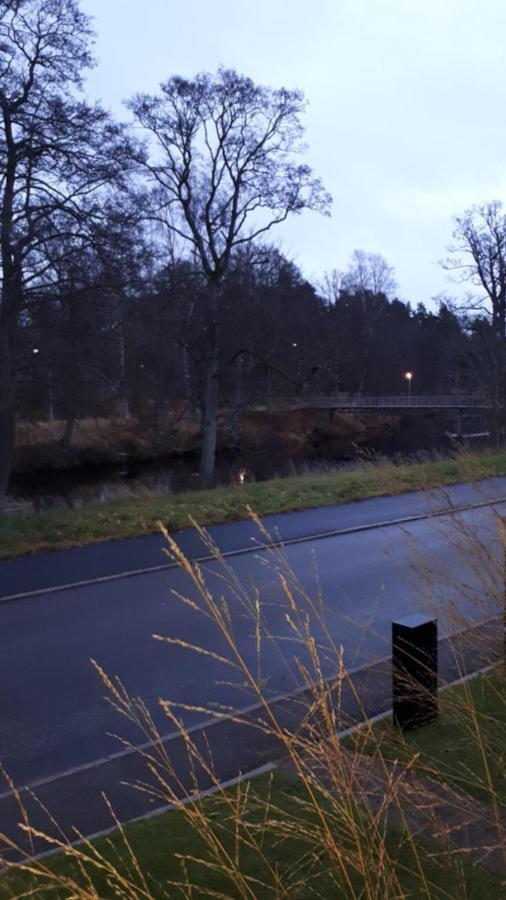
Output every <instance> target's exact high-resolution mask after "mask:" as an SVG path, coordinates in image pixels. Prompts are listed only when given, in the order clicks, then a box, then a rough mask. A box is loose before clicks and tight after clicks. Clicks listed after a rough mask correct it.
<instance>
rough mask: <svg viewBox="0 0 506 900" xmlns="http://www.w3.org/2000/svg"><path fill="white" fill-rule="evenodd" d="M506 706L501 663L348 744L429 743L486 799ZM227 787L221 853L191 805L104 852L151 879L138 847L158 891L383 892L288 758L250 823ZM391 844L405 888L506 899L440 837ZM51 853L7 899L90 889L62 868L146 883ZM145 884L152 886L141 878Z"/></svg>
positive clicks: (250, 801)
mask: <svg viewBox="0 0 506 900" xmlns="http://www.w3.org/2000/svg"><path fill="white" fill-rule="evenodd" d="M505 709H506V696H505V673H504V671H503V670H501V669H496V670H495V671H494V672H493V673H492V674H490V675H487V676H483V677H480V678H478V679H476V680H474V681H469V682H468V683H466V684H464V685H461V686H457V687H455V688H451V689H449V690H448V691H445V692H444V693H443V694H442V695H441V711H440V719H439V721H438V722H437V723H435V724H433V725H431V726H428V727H426V728H423V729H418V730H416V731H413V732H411V733H409V734H408V735H407V736H406V739H405V740H404V739H402V738H399V735H398V732H396V731H394V729H393V728H392V727H391V726H390V725H389V724H388V722H386V721H384V722H381V723H379V724H378V725H376V726H374V729H373V732H372V734H371V733H369V736H368V737H367V745H366V747H365V748H364V732H359V733H356V734H355V735H354V736H353V737H351V738H347V739H346V742H345V743H346V745H347V746H348V747H350V745H356V746H357V747H359V749H360V750H361V751H363V750H364V749H367V747H369V750H370V751H372V750H373V749H374V752H375V753H378V747H379V746H380V747H381V751H382V754H383V756H384V758H391V759H394V758H397V759H399V758H401V759H402V758H403V757H406V758H407V757H408V756H409V757H410V758H411V756H412V755H413V753H415V752H416V753H419V754H420V757H419V762H418V764H417V765H418V768H419V769H420V771H426V770H427V769H429V770H430V771H432V772H433V773H436V774H438V775H439V776H440V777H444V778H445V779H448V780H450V781H453V782H455V783H457V784H458V785H459V786H460V787H465V788H467V789H468V790H470V791H472V792H475V793H477V794H478V795H479V796H480V797H481V799H483V798H484V797H485V796H486V792H484V790H483V784H481V785H480V778H481V779H483V778H484V766H483V759H484V757H483V756H482V754H481V752H480V750H479V747H480V745H482V746H484V747H485V748H486V758H487V760H488V764H489V766H490V767H491V773H492V774H491V784H492V786H493V790H494V791H495V793H496V796H497V797H498V798H499V800H501V801H502V802H505V801H506V791H505V790H504V781H505V766H504V762H505V757H504V753H505V749H504V748H505V747H506V740H505V739H506V714H505ZM476 722H477V723H478V728H477V729H476V726H475V723H476ZM373 737H374V740H373ZM234 790H235V789H234ZM227 796H228V798H229V802H226V801H225V800H224V799H223V798H222V797H219V796H215V797H210V798H207V799H205V800H204V801H203V802H202V805H201V809H202V810H203V812H204V818H205V821H206V822H207V823H208V827H209V829H210V830H209V834H210V836H211V837H212V840H213V841H215V842H216V843H217V844H218V843H219V845H220V846H221V851H220V853H219V854H217V855H215V856H213V855H212V854H211V852H210V849H209V845H208V843H207V842H206V841H204V839H203V838H202V836H201V835H200V834H199V833H198V830H197V829H196V828H195V827H194V825H192V823H191V821H190V820H189V817H188V815H185V814H184V813H182V812H169V813H165V814H163V815H160V816H157V817H155V818H152V819H150V820H147V821H144V822H138V823H135V824H132V825H130V826H127V827H126V829H125V834H126V838H127V841H128V846H129V847H130V848H131V850H132V851H133V852H132V855H130V852H127V850H126V845H125V843H124V841H123V840H122V839H121V837H120V836H119V835H118V834H117V833H116V834H115V835H112V836H111V837H109V838H102V839H99V840H97V841H96V842H95V843H94V845H93V853H98V855H99V856H97V859H98V858H99V857H101V858H102V859H103V860H105V861H107V862H108V863H112V864H114V866H115V868H116V869H117V870H118V871H119V872H120V873H121V875H122V876H125V877H127V878H128V880H129V882H130V883H133V884H140V881H138V879H139V878H140V876H139V874H136V873H135V864H134V863H133V861H132V860H133V857H135V859H136V860H137V862H138V864H139V870H140V871H142V873H143V876H144V878H145V879H146V883H147V885H148V887H149V890H150V892H151V896H152V897H156V898H162V897H178V896H187V897H192V898H195V900H197V898H200V897H202V896H204V895H206V896H209V895H208V894H204V888H205V889H206V891H210V890H211V891H214V892H215V893H214V895H213V896H216V897H226V898H232V900H234V898H235V897H241V896H251V897H255V898H258V900H264V898H265V900H268V898H273V900H274V898H277V897H281V896H283V897H285V896H287V897H290V898H293V900H305V898H307V900H309V898H315V897H319V898H322V900H333V898H336V897H343V898H347V897H354V898H355V897H356V898H358V897H362V896H364V897H365V896H369V897H370V896H371V894H370V893H369V894H365V893H363V888H364V884H363V881H362V878H361V876H360V875H358V874H357V872H356V871H355V872H354V871H353V867H352V866H349V867H348V871H347V875H348V877H349V879H350V881H349V883H348V885H347V886H346V885H345V884H344V880H343V876H342V873H341V872H339V870H338V869H337V868H336V864H335V857H334V856H331V855H330V854H329V855H328V854H326V852H325V850H324V841H323V839H322V838H321V832H320V827H321V822H320V819H319V817H318V816H317V815H316V813H315V812H314V810H313V808H312V807H308V805H307V803H306V801H307V794H306V789H305V788H304V786H303V785H302V783H301V782H300V781H297V780H296V779H295V778H293V777H291V776H290V775H289V774H287V773H286V772H284V771H283V770H278V771H276V773H275V774H274V776H263V777H261V778H258V779H256V780H254V781H252V782H250V783H249V785H248V786H247V787H246V785H243V786H242V788H241V798H242V799H241V803H240V804H239V806H240V808H241V823H242V824H241V828H240V829H239V830H238V831H236V829H235V827H234V817H233V815H232V808H233V806H234V803H231V802H230V801H231V800H232V798H233V799H234V802H236V800H237V797H238V795H237V794H236V793H234V791H230V792H229V793H228V795H227ZM239 806H238V807H236V808H239ZM321 808H322V809H323V810H325V811H326V815H327V822H328V823H329V824H330V827H331V828H335V830H336V831H335V833H336V834H341V835H343V834H344V835H345V837H344V841H345V842H348V844H349V846H351V847H353V842H352V841H350V839H349V837H348V836H347V835H348V834H349V833H350V829H349V822H348V824H347V825H345V827H344V828H343V819H342V818H338V817H340V816H342V815H343V813H340V812H339V807H329V805H328V804H327V801H325V800H323V801H321ZM193 809H194V808H193ZM266 809H268V813H267V812H266ZM189 810H190V811H191V810H192V807H189ZM358 815H359V816H360V813H358ZM359 821H360V823H361V825H362V833H363V834H362V837H361V845H360V846H361V853H363V854H365V855H366V857H367V854H368V852H370V849H371V846H372V842H371V840H370V833H369V834H368V831H367V829H368V827H370V826H368V824H367V822H365V821H364V822H362V821H361V820H359ZM266 822H267V825H266V824H265V823H266ZM340 840H343V837H341V839H340ZM387 847H388V850H389V852H390V854H391V857H392V859H393V860H394V862H395V867H396V869H397V873H398V875H399V878H400V882H401V886H402V890H403V896H404V897H412V898H418V897H420V898H422V897H429V898H432V900H440V898H441V900H443V898H447V900H460V898H461V897H466V898H471V900H472V898H476V900H485V898H487V900H496V898H497V900H499V898H503V897H504V896H505V888H504V882H502V883H501V881H500V879H499V878H497V877H494V876H492V875H491V874H489V873H488V872H486V871H485V870H484V869H482V868H481V867H479V866H476V865H473V864H471V863H470V862H469V861H468V860H467V859H466V857H465V856H459V855H455V854H448V853H447V852H446V851H444V850H443V849H442V848H441V846H439V845H438V846H436V845H433V844H428V843H418V844H417V857H415V854H414V850H413V847H412V846H411V844H410V842H408V841H407V840H406V837H405V836H404V837H403V835H402V834H401V833H400V832H398V831H394V830H392V831H391V832H389V834H388V837H387ZM355 849H356V846H355ZM227 854H229V855H230V857H231V858H233V857H236V858H237V859H239V861H240V871H241V873H242V875H243V877H244V878H245V880H246V881H247V883H248V884H249V886H250V888H251V889H252V891H253V893H252V894H249V895H247V894H242V893H241V892H240V891H239V890H238V886H237V884H236V883H234V881H233V879H231V877H230V876H229V875H228V874H227V871H226V868H227V867H226V865H222V864H221V862H219V860H221V861H223V860H224V859H225V858H226V856H227ZM370 859H371V865H372V866H373V867H374V866H376V865H377V857H376V856H374V854H371V857H370ZM183 860H186V862H183ZM197 860H198V861H197ZM47 865H48V872H49V875H47V876H45V877H44V878H43V879H42V881H40V880H35V879H34V877H33V876H26V875H23V876H20V875H15V873H9V874H8V875H6V876H4V880H3V884H2V882H1V881H0V898H1V900H4V898H5V900H7V898H17V897H20V896H29V894H28V893H27V894H23V892H24V891H30V890H33V891H34V893H33V894H31V895H30V896H36V897H39V896H44V897H49V898H50V900H57V898H58V900H60V898H61V900H70V898H71V897H74V896H75V897H81V895H80V894H79V893H75V888H74V887H73V886H71V885H70V884H69V883H67V885H66V886H65V884H64V883H62V882H61V881H60V885H59V886H57V887H54V886H52V885H51V878H52V877H53V876H54V875H57V876H58V877H59V878H60V879H62V878H63V879H65V878H67V879H70V878H72V879H75V882H76V883H77V884H79V885H84V884H85V882H86V877H89V878H90V879H91V881H90V883H91V884H92V885H93V886H94V888H95V890H96V891H97V894H98V896H99V897H100V898H103V900H108V898H111V900H112V898H113V897H114V896H124V897H132V896H135V897H136V896H137V892H136V889H135V888H134V889H133V894H132V892H130V893H126V892H124V893H119V892H117V891H116V892H115V890H116V888H117V882H118V879H117V877H115V883H116V888H114V887H113V884H112V882H111V880H110V877H109V876H108V875H107V872H106V871H105V868H104V865H103V863H100V865H98V866H92V865H90V864H86V865H85V866H84V869H83V870H82V871H79V869H78V868H77V866H76V864H75V862H74V861H72V860H70V859H66V858H63V857H61V856H60V857H53V858H52V859H51V860H50V861H49V862H48V863H47ZM185 872H186V873H187V876H188V879H189V880H190V881H191V883H192V884H193V885H194V890H193V893H191V894H190V893H180V892H179V889H178V888H176V887H175V884H174V883H175V882H180V881H182V880H184V878H185ZM273 872H276V873H277V874H278V876H279V878H280V879H281V880H282V883H283V886H284V888H286V894H284V893H280V892H279V890H278V891H277V890H276V885H275V878H274V875H273ZM422 872H423V876H422ZM86 873H87V874H86ZM84 896H85V895H82V897H83V898H84ZM86 896H90V894H88V895H86ZM138 896H139V897H140V896H142V895H141V890H140V888H139V889H138ZM378 896H380V895H379V894H378ZM390 896H392V898H393V897H394V896H395V897H396V898H397V897H398V896H399V894H397V893H395V894H392V895H390V894H385V893H384V892H383V893H381V897H382V898H386V897H388V898H390Z"/></svg>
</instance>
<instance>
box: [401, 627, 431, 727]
mask: <svg viewBox="0 0 506 900" xmlns="http://www.w3.org/2000/svg"><path fill="white" fill-rule="evenodd" d="M437 674H438V652H437V619H434V618H433V617H432V616H426V615H424V614H423V613H415V614H414V615H411V616H406V617H405V618H403V619H398V620H397V621H393V622H392V701H393V720H394V725H396V726H397V727H398V728H402V729H403V730H405V729H408V728H416V727H418V726H420V725H427V724H428V723H429V722H433V721H434V719H436V718H437V713H438V691H437Z"/></svg>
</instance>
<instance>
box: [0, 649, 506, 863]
mask: <svg viewBox="0 0 506 900" xmlns="http://www.w3.org/2000/svg"><path fill="white" fill-rule="evenodd" d="M493 668H494V666H492V665H488V666H484V667H483V668H482V669H477V670H476V672H471V673H470V674H469V675H463V676H461V677H460V678H458V679H457V680H456V681H452V682H450V684H444V685H442V687H440V688H439V693H442V692H443V691H447V690H448V689H449V688H451V687H457V686H458V685H459V684H464V683H466V682H468V681H474V680H475V679H476V678H478V677H479V676H480V675H486V674H488V672H491V671H492V669H493ZM392 713H393V709H392V708H391V707H390V708H389V709H386V710H385V711H384V712H380V713H377V715H375V716H371V718H369V719H364V720H363V721H362V722H357V723H356V724H355V725H351V726H350V727H349V728H346V729H344V731H340V732H339V733H338V737H339V740H343V738H346V737H348V736H349V735H352V734H356V733H357V732H359V731H363V729H364V728H366V727H369V728H370V727H371V725H376V724H377V723H378V722H381V721H382V720H383V719H386V718H388V717H389V716H391V715H392ZM278 768H279V761H278V762H268V763H265V764H264V765H263V766H259V767H258V768H256V769H251V770H250V771H249V772H245V773H240V774H239V775H236V776H235V777H234V778H229V779H228V780H226V781H220V782H218V784H214V785H213V786H212V787H210V788H206V789H205V790H203V791H199V793H198V794H195V795H194V796H191V797H183V798H182V799H181V800H180V802H179V803H177V804H175V803H165V804H164V805H163V806H158V807H157V808H156V809H151V810H149V812H146V813H143V814H142V815H140V816H135V817H134V818H132V819H128V820H127V821H123V822H121V825H123V826H125V825H135V824H136V823H137V822H147V821H149V820H150V819H154V818H156V817H157V816H162V815H163V814H164V813H167V812H173V811H174V810H177V809H179V808H180V807H181V806H189V805H190V804H191V803H196V802H197V801H200V800H203V799H205V798H206V797H212V796H214V795H215V794H217V793H219V792H221V791H226V790H228V789H229V788H232V787H236V786H237V785H239V784H242V783H243V782H244V781H251V779H253V778H258V777H260V776H261V775H268V774H269V773H270V772H274V771H275V770H276V769H278ZM77 771H79V770H77ZM21 790H22V789H20V791H21ZM4 796H5V795H3V794H0V799H2V797H4ZM9 796H10V795H9ZM117 832H118V826H117V825H116V824H115V825H111V826H110V828H104V829H102V830H101V831H96V832H95V833H94V834H90V835H87V836H86V837H85V838H84V840H82V839H81V838H79V839H76V840H75V841H70V842H69V843H70V846H71V847H80V846H82V845H83V844H87V843H88V842H89V841H96V840H98V839H99V838H103V837H108V836H109V835H111V834H117ZM62 852H63V851H62V848H61V847H57V848H55V849H54V850H45V851H43V852H42V853H37V854H35V855H34V856H30V857H28V856H27V857H25V859H29V860H30V862H35V861H36V860H42V859H47V858H48V857H51V856H55V855H57V854H59V853H62ZM22 864H23V863H22V861H20V862H19V863H18V862H15V863H13V864H12V866H9V867H8V868H12V867H15V866H17V865H22ZM0 871H5V869H3V870H0Z"/></svg>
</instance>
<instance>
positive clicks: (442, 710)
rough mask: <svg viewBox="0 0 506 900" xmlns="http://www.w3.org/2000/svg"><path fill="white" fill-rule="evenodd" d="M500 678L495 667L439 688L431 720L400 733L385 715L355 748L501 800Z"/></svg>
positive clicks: (503, 685)
mask: <svg viewBox="0 0 506 900" xmlns="http://www.w3.org/2000/svg"><path fill="white" fill-rule="evenodd" d="M505 690H506V679H505V676H504V672H501V670H499V671H498V672H497V673H495V674H493V675H489V676H486V677H480V678H476V679H474V680H472V681H468V682H465V683H464V684H462V685H460V686H457V687H453V688H450V689H449V690H447V691H444V692H443V693H441V694H440V697H439V718H438V721H437V722H435V723H433V724H432V725H427V726H425V727H424V728H419V729H414V730H413V731H408V732H406V733H405V735H402V734H401V733H400V732H398V731H397V730H396V729H394V728H393V726H392V725H391V724H390V721H389V720H388V719H385V720H383V721H381V722H380V723H378V725H376V726H375V727H374V729H373V733H372V734H371V736H370V739H369V738H368V739H367V743H366V744H365V745H363V743H362V740H361V738H360V736H355V737H352V738H348V739H346V741H345V743H347V744H348V745H350V746H353V745H354V744H356V742H359V745H360V750H361V752H371V753H372V754H374V755H375V754H377V752H378V748H380V747H381V752H382V755H383V756H384V757H386V758H390V759H405V760H409V759H412V757H413V755H414V754H415V753H417V754H419V757H418V759H417V763H416V769H417V771H420V772H429V773H430V774H431V775H436V776H438V777H439V776H442V777H443V778H444V781H445V782H446V783H448V784H453V785H455V786H456V787H457V788H459V789H461V790H464V791H465V792H467V793H469V794H473V795H474V796H475V797H477V798H478V799H479V800H482V801H490V800H491V798H492V795H494V796H495V797H496V798H497V799H498V800H499V802H500V803H501V804H502V805H506V694H505Z"/></svg>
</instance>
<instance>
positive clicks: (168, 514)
mask: <svg viewBox="0 0 506 900" xmlns="http://www.w3.org/2000/svg"><path fill="white" fill-rule="evenodd" d="M502 475H506V452H497V453H480V454H463V455H461V456H459V457H457V458H452V459H438V460H434V461H429V462H423V463H410V464H408V463H405V464H402V465H394V464H393V463H365V464H361V465H357V466H356V467H354V468H351V469H350V468H348V469H342V470H337V471H334V472H329V473H325V474H313V475H303V476H297V477H293V478H276V479H272V480H270V481H262V482H253V483H246V484H244V485H235V486H230V487H221V488H215V489H214V490H206V491H187V492H184V493H179V494H171V495H168V496H167V495H164V496H159V497H157V496H151V497H146V498H142V497H141V498H135V499H129V500H117V501H114V502H110V503H105V504H100V505H98V504H97V505H91V504H90V505H87V506H83V507H82V508H80V509H54V510H47V511H45V512H42V513H35V512H18V513H13V514H6V515H3V516H1V517H0V558H4V559H5V558H8V557H13V556H22V555H27V554H34V553H42V552H44V551H48V550H58V549H64V548H68V547H78V546H84V545H86V544H91V543H95V542H97V541H106V540H120V539H126V538H132V537H139V536H141V535H145V534H152V533H154V532H156V531H157V530H158V527H159V523H160V522H163V524H164V525H165V526H166V527H167V528H168V529H169V531H172V532H175V531H178V530H180V529H182V528H185V527H187V526H188V525H190V524H191V523H192V521H194V522H197V523H198V524H199V525H215V524H218V523H220V522H236V521H240V520H241V519H246V518H248V517H249V515H250V510H251V509H253V510H254V511H255V513H257V514H258V515H261V516H263V515H269V514H272V513H282V512H292V511H295V510H301V509H310V508H314V507H318V506H331V505H334V504H340V503H349V502H352V501H356V500H366V499H368V498H371V497H384V496H388V495H397V494H405V493H409V492H410V491H416V490H429V489H431V488H436V487H444V486H447V485H452V484H458V483H459V482H472V481H478V480H480V479H484V478H492V477H495V476H502Z"/></svg>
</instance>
